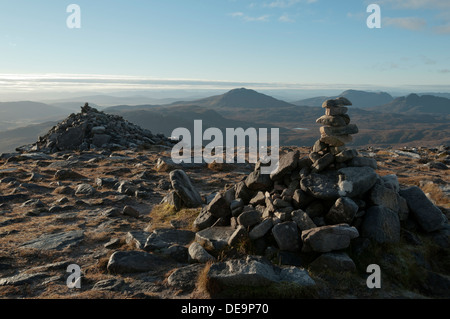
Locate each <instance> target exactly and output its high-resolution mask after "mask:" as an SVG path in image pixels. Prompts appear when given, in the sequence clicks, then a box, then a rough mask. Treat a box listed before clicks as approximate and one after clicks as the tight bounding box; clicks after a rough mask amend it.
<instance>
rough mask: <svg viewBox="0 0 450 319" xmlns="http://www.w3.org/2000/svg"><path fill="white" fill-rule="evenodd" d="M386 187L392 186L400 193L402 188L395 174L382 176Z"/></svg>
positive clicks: (391, 187)
mask: <svg viewBox="0 0 450 319" xmlns="http://www.w3.org/2000/svg"><path fill="white" fill-rule="evenodd" d="M381 179H382V181H383V184H384V187H387V188H390V189H392V190H394V191H395V192H397V193H398V191H399V190H400V184H399V182H398V177H397V175H395V174H390V175H385V176H381Z"/></svg>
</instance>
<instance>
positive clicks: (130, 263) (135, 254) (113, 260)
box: [107, 251, 167, 274]
mask: <svg viewBox="0 0 450 319" xmlns="http://www.w3.org/2000/svg"><path fill="white" fill-rule="evenodd" d="M164 265H167V261H166V260H165V259H164V258H163V257H160V256H157V255H153V254H149V253H147V252H145V251H116V252H115V253H113V254H112V255H111V257H110V258H109V262H108V265H107V269H108V271H109V272H111V273H114V274H124V273H139V272H147V271H150V270H154V269H156V268H158V267H162V266H164Z"/></svg>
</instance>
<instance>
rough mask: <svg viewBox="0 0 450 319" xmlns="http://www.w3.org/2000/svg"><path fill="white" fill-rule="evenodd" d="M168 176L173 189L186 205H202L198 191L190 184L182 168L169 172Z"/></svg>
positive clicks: (191, 206)
mask: <svg viewBox="0 0 450 319" xmlns="http://www.w3.org/2000/svg"><path fill="white" fill-rule="evenodd" d="M169 176H170V182H171V183H172V187H173V189H174V190H175V192H176V193H177V195H178V196H179V197H180V198H181V200H182V202H183V203H184V205H185V206H186V207H188V208H195V207H199V206H201V205H202V197H201V196H200V193H199V192H198V191H197V189H196V188H195V187H194V186H193V185H192V183H191V180H190V178H189V177H188V176H187V175H186V173H185V172H184V171H183V170H180V169H177V170H174V171H172V172H170V175H169Z"/></svg>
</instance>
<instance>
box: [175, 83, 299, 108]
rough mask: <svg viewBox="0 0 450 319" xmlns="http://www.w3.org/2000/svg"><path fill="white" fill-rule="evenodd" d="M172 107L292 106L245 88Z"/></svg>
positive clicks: (179, 103) (178, 103)
mask: <svg viewBox="0 0 450 319" xmlns="http://www.w3.org/2000/svg"><path fill="white" fill-rule="evenodd" d="M172 105H198V106H202V107H209V108H248V109H253V108H279V107H286V106H291V104H290V103H287V102H285V101H282V100H278V99H275V98H273V97H271V96H269V95H265V94H262V93H259V92H257V91H254V90H249V89H245V88H240V89H234V90H231V91H229V92H227V93H225V94H221V95H215V96H211V97H208V98H204V99H199V100H195V101H189V102H175V103H172Z"/></svg>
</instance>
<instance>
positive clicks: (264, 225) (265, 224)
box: [248, 218, 273, 240]
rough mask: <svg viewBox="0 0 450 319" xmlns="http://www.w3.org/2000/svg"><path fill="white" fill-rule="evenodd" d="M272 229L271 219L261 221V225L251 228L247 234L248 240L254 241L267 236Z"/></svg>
mask: <svg viewBox="0 0 450 319" xmlns="http://www.w3.org/2000/svg"><path fill="white" fill-rule="evenodd" d="M272 227H273V220H272V218H267V219H265V220H263V221H262V222H261V223H259V224H258V225H256V226H255V227H253V229H252V230H251V231H250V232H249V234H248V235H249V238H250V239H251V240H256V239H258V238H261V237H263V236H264V235H265V234H267V233H268V232H269V231H270V230H271V229H272Z"/></svg>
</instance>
